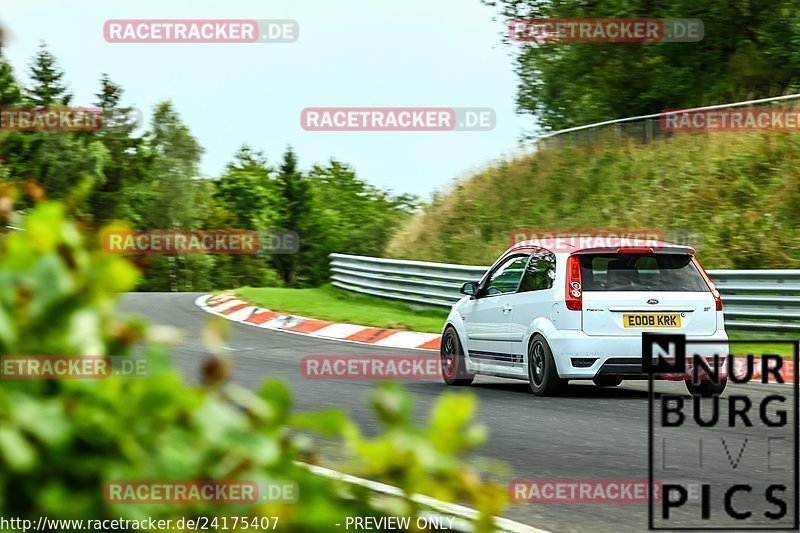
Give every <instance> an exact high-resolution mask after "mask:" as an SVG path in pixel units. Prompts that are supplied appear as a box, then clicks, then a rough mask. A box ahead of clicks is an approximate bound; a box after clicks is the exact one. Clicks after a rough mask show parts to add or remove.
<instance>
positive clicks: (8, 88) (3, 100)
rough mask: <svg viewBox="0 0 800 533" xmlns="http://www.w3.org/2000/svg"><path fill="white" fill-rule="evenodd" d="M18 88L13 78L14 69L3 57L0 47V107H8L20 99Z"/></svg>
mask: <svg viewBox="0 0 800 533" xmlns="http://www.w3.org/2000/svg"><path fill="white" fill-rule="evenodd" d="M20 96H21V94H20V90H19V85H17V80H16V79H14V70H13V69H12V68H11V65H9V64H8V62H7V61H6V60H5V58H4V57H3V49H2V48H0V107H9V106H12V105H14V104H17V103H19V101H20Z"/></svg>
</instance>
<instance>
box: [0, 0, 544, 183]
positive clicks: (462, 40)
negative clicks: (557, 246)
mask: <svg viewBox="0 0 800 533" xmlns="http://www.w3.org/2000/svg"><path fill="white" fill-rule="evenodd" d="M203 4H205V5H203ZM43 14H45V15H43ZM494 16H495V10H494V9H493V8H490V7H486V6H484V5H482V4H481V2H480V1H479V0H404V1H402V2H381V1H375V0H337V1H332V0H285V1H281V2H278V1H275V0H261V1H253V0H251V1H245V0H225V1H224V2H205V3H202V2H199V1H197V0H195V1H191V0H169V1H165V0H160V1H154V0H135V1H133V0H115V1H114V2H109V1H108V0H76V1H73V2H63V1H60V0H42V1H39V2H36V3H30V2H28V3H23V2H13V3H12V2H5V3H4V5H3V11H2V13H0V22H2V24H3V25H4V26H5V27H6V29H7V30H9V31H10V33H11V38H10V40H9V41H8V43H7V47H6V49H5V54H6V56H7V58H8V60H9V61H10V63H11V64H12V66H13V67H14V69H15V73H16V75H17V77H18V78H19V79H20V80H21V81H22V82H23V83H27V80H28V69H29V68H28V67H29V64H30V59H31V57H32V56H33V55H34V54H35V53H36V50H37V48H38V46H39V43H40V42H41V41H42V40H44V41H45V42H46V43H47V44H48V46H49V48H50V50H51V51H52V52H53V53H54V54H55V55H56V57H57V58H58V60H59V63H60V65H61V67H62V69H63V70H64V71H65V72H66V81H67V84H68V86H69V89H70V91H71V92H72V93H73V94H74V99H73V105H76V106H79V105H84V106H86V105H91V104H92V103H93V102H94V101H95V100H96V98H95V96H94V94H95V93H96V92H97V90H98V87H99V79H100V76H101V74H102V73H107V74H108V75H109V76H110V77H111V79H112V80H113V81H115V82H116V83H118V84H120V85H121V86H122V87H123V89H124V91H125V94H124V97H123V103H124V104H126V105H130V106H134V107H136V108H139V109H141V110H142V111H143V114H144V117H145V120H148V119H149V117H150V115H151V112H152V109H153V106H154V105H155V104H156V103H157V102H159V101H163V100H171V101H172V102H173V103H174V105H175V108H176V109H177V111H178V112H179V113H180V115H181V117H182V119H183V121H184V122H185V123H186V124H187V126H188V127H189V129H190V130H191V132H192V134H193V135H194V136H195V137H196V138H197V139H198V140H199V142H200V144H201V145H202V146H203V147H204V148H205V153H204V155H203V159H202V162H201V171H202V173H203V174H204V175H206V176H218V175H219V174H220V173H221V172H222V171H223V169H224V168H225V165H226V164H227V163H228V162H229V161H230V160H231V157H232V155H233V154H234V153H235V152H236V150H237V149H238V148H239V147H240V146H241V145H242V144H245V143H246V144H249V145H250V146H252V147H254V148H256V149H259V150H262V151H263V152H264V154H265V155H266V157H267V159H268V160H269V161H270V162H272V163H277V162H278V161H279V159H280V156H281V154H282V152H283V151H284V149H285V147H286V146H287V145H291V146H293V147H294V149H295V151H296V152H297V154H298V157H299V159H300V166H301V167H302V168H306V169H307V168H309V167H310V166H311V165H312V164H314V163H325V162H326V161H328V160H329V159H330V158H336V159H338V160H340V161H343V162H346V163H348V164H350V165H351V166H352V167H354V168H355V170H356V172H357V174H358V176H359V177H361V178H362V179H364V180H366V181H367V182H369V183H371V184H373V185H376V186H378V187H381V188H384V189H390V190H392V191H394V192H395V193H413V194H417V195H420V196H423V197H428V196H429V195H430V193H431V192H433V191H434V190H442V189H446V187H447V185H448V184H450V183H452V181H453V180H454V179H455V178H457V177H463V176H465V175H468V174H470V173H471V172H475V171H476V170H478V169H480V168H482V167H484V166H486V165H488V164H490V163H491V162H492V161H495V160H498V159H500V158H503V157H506V156H507V155H509V154H511V153H513V152H516V151H517V150H518V149H519V139H520V136H521V133H522V131H523V130H526V129H530V128H531V127H532V126H533V125H534V122H533V119H532V118H531V117H530V116H527V115H522V116H520V115H517V114H516V112H515V103H514V102H515V91H516V84H517V79H516V76H515V74H514V72H513V55H512V54H513V48H509V47H508V46H507V45H504V44H503V43H502V41H501V33H502V32H503V30H504V25H503V23H502V21H499V20H493V17H494ZM109 19H257V20H263V19H270V20H274V19H292V20H295V21H297V23H298V26H299V38H298V39H297V40H296V41H295V42H292V43H248V44H239V43H237V44H221V43H213V44H187V43H176V44H165V43H159V44H141V43H109V42H106V40H105V39H104V36H103V24H104V22H105V21H107V20H109ZM308 107H477V108H492V109H493V110H494V111H495V113H496V125H495V127H494V128H493V129H491V130H489V131H418V132H411V131H401V132H380V131H378V132H376V131H360V132H342V131H305V130H304V129H303V128H302V127H301V123H300V116H301V111H302V110H303V109H304V108H308Z"/></svg>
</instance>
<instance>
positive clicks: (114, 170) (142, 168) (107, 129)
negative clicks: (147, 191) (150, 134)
mask: <svg viewBox="0 0 800 533" xmlns="http://www.w3.org/2000/svg"><path fill="white" fill-rule="evenodd" d="M122 94H123V90H122V88H121V87H120V86H119V85H117V84H116V83H114V82H113V81H111V79H110V78H109V77H108V75H106V74H104V75H103V76H102V77H101V79H100V91H99V92H98V93H97V95H96V96H97V102H96V105H97V107H99V108H100V109H101V110H102V112H103V128H102V130H100V131H98V132H97V133H96V136H97V137H98V138H99V140H100V142H102V143H103V145H104V146H105V148H106V149H107V150H108V154H109V157H108V162H107V164H106V165H105V167H104V168H103V179H101V180H98V181H97V182H96V183H95V186H94V189H93V191H92V195H91V197H90V199H89V203H90V204H91V211H92V214H93V218H94V221H95V223H104V222H108V221H110V220H112V219H122V218H125V219H135V218H136V213H135V212H134V211H133V210H132V209H130V207H129V205H130V204H129V200H130V196H131V195H135V194H137V192H138V191H140V190H141V189H140V187H141V186H142V185H147V179H148V177H149V166H148V165H149V157H148V154H147V150H146V148H145V146H144V142H143V139H142V138H141V137H136V136H134V135H133V132H134V130H135V129H136V128H137V126H138V125H139V124H138V121H137V118H136V116H135V112H134V110H133V108H131V107H124V106H121V105H120V100H121V98H122Z"/></svg>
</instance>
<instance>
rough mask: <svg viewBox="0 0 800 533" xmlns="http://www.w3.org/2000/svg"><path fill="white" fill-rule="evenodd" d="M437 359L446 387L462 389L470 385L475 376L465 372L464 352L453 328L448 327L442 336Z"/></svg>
mask: <svg viewBox="0 0 800 533" xmlns="http://www.w3.org/2000/svg"><path fill="white" fill-rule="evenodd" d="M439 357H440V361H441V366H442V379H444V382H445V383H447V384H448V385H452V386H455V387H463V386H466V385H471V384H472V380H474V379H475V374H471V373H469V372H467V368H466V364H465V363H464V350H463V348H462V347H461V341H460V340H459V339H458V334H457V333H456V330H455V328H453V327H448V328H447V329H446V330H445V332H444V335H442V343H441V347H440V348H439Z"/></svg>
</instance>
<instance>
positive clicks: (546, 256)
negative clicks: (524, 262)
mask: <svg viewBox="0 0 800 533" xmlns="http://www.w3.org/2000/svg"><path fill="white" fill-rule="evenodd" d="M555 279H556V256H555V254H554V253H552V252H548V251H547V250H540V251H537V252H534V253H532V254H531V259H530V261H528V266H527V267H526V268H525V275H523V276H522V283H520V285H519V292H528V291H541V290H544V289H550V288H552V287H553V281H554V280H555Z"/></svg>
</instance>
